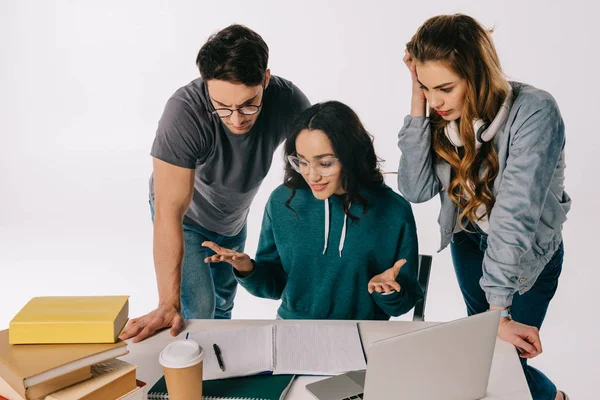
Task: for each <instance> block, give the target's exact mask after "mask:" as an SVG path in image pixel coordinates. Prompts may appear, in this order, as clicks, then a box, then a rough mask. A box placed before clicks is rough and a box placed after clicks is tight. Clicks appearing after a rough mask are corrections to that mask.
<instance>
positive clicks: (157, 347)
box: [121, 320, 531, 400]
mask: <svg viewBox="0 0 600 400" xmlns="http://www.w3.org/2000/svg"><path fill="white" fill-rule="evenodd" d="M302 322H310V323H315V322H317V323H323V324H335V323H336V321H324V320H319V321H297V320H287V321H285V320H189V321H186V327H185V330H184V331H183V332H182V333H181V334H179V336H177V337H175V338H174V337H172V336H171V335H170V334H169V331H168V330H165V331H162V332H160V333H158V334H157V335H155V336H153V337H151V338H149V339H146V340H144V341H143V342H140V343H131V341H128V343H129V345H128V348H129V354H128V355H126V356H124V357H121V358H122V359H124V360H125V361H128V362H131V363H133V364H135V365H137V366H138V370H137V377H138V379H141V380H142V381H144V382H146V383H147V385H146V386H145V387H144V389H145V391H144V392H145V393H147V392H148V390H149V389H150V388H151V387H152V385H154V383H155V382H156V381H157V380H158V379H159V378H160V377H161V376H162V369H161V366H160V364H159V363H158V354H159V353H160V351H161V350H162V349H163V348H164V347H165V346H166V345H167V343H169V342H171V341H173V340H176V339H185V334H186V332H192V333H193V332H202V331H210V330H215V331H223V330H232V329H243V328H248V327H251V326H263V325H269V324H287V323H294V324H297V323H302ZM432 325H435V323H432V322H409V321H360V322H359V329H360V334H361V339H362V341H363V346H364V348H365V351H366V352H367V357H368V349H369V346H370V345H371V343H373V342H374V341H376V340H381V339H385V338H388V337H392V336H395V335H399V334H403V333H408V332H411V331H414V330H418V329H421V328H424V327H426V326H432ZM320 379H324V377H313V376H310V377H309V376H302V377H298V378H297V379H296V380H295V381H294V383H293V385H292V388H291V390H290V392H289V393H288V396H287V397H286V399H289V400H302V399H306V400H314V399H313V397H312V396H311V395H310V394H309V393H308V392H307V391H306V389H305V388H304V386H306V384H307V383H310V382H314V381H317V380H320ZM485 399H486V400H509V399H510V400H531V394H530V393H529V388H528V387H527V382H526V381H525V375H524V374H523V369H522V368H521V364H520V363H519V359H518V356H517V352H516V351H515V349H514V347H513V346H512V345H510V344H508V343H505V342H503V341H501V340H499V339H498V340H497V342H496V348H495V351H494V360H493V362H492V370H491V373H490V380H489V384H488V395H487V396H486V397H485Z"/></svg>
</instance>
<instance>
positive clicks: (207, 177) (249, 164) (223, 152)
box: [150, 76, 310, 236]
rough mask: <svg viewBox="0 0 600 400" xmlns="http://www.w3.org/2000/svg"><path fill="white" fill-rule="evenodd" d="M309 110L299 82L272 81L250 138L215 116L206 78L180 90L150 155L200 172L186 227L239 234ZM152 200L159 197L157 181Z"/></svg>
mask: <svg viewBox="0 0 600 400" xmlns="http://www.w3.org/2000/svg"><path fill="white" fill-rule="evenodd" d="M309 106H310V103H309V101H308V99H307V98H306V96H305V95H304V94H303V93H302V92H301V91H300V89H298V88H297V87H296V86H295V85H294V84H293V83H291V82H290V81H288V80H285V79H283V78H280V77H277V76H271V80H270V82H269V86H268V87H267V89H266V90H265V92H264V97H263V106H262V109H261V112H260V114H259V116H258V118H257V120H256V123H255V124H254V126H253V127H252V129H251V130H250V131H249V132H248V133H245V134H242V135H236V134H233V133H231V131H229V129H228V128H227V127H226V126H225V125H224V124H223V123H222V122H221V120H220V118H219V117H217V116H214V115H212V114H211V111H212V110H213V108H212V105H211V103H210V99H209V96H208V91H207V89H206V85H205V84H204V81H203V80H202V79H201V78H198V79H196V80H194V81H192V82H190V83H189V84H187V85H186V86H184V87H182V88H180V89H179V90H177V91H176V92H175V94H173V96H171V98H170V99H169V100H168V101H167V104H166V106H165V109H164V112H163V115H162V117H161V119H160V121H159V123H158V130H157V131H156V138H155V139H154V144H153V145H152V150H151V152H150V154H151V155H152V156H153V157H156V158H158V159H160V160H162V161H165V162H167V163H169V164H173V165H177V166H179V167H182V168H190V169H195V170H196V173H195V179H194V195H193V199H192V203H191V204H190V207H189V208H188V210H187V212H186V214H185V217H184V222H185V223H187V224H194V225H200V226H202V227H203V228H205V229H208V230H209V231H213V232H216V233H218V234H221V235H225V236H234V235H236V234H238V233H239V232H240V231H241V230H242V228H243V227H244V224H245V223H246V218H247V216H248V211H249V209H250V204H251V203H252V200H253V199H254V196H255V195H256V192H257V191H258V188H259V186H260V184H261V183H262V181H263V179H264V178H265V176H266V175H267V173H268V172H269V168H270V167H271V161H272V159H273V153H274V152H275V150H276V149H277V147H278V146H279V145H280V144H281V143H282V142H283V140H284V139H285V136H286V130H287V127H288V125H289V124H290V122H291V120H292V119H293V118H294V117H295V116H296V115H297V114H298V113H299V112H300V111H302V110H304V109H306V108H308V107H309ZM150 196H151V198H154V179H153V177H152V176H151V177H150Z"/></svg>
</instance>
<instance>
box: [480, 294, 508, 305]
mask: <svg viewBox="0 0 600 400" xmlns="http://www.w3.org/2000/svg"><path fill="white" fill-rule="evenodd" d="M485 296H486V298H487V301H488V303H489V304H490V305H492V306H497V307H510V306H511V305H512V301H513V295H512V294H509V295H506V296H505V295H499V294H492V293H486V294H485Z"/></svg>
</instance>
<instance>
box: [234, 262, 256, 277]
mask: <svg viewBox="0 0 600 400" xmlns="http://www.w3.org/2000/svg"><path fill="white" fill-rule="evenodd" d="M234 268H235V270H236V271H237V273H238V275H239V276H241V277H242V278H243V277H246V276H248V275H250V274H251V273H252V271H254V263H253V262H252V261H248V264H245V265H243V266H239V267H238V268H236V267H234Z"/></svg>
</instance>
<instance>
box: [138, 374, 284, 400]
mask: <svg viewBox="0 0 600 400" xmlns="http://www.w3.org/2000/svg"><path fill="white" fill-rule="evenodd" d="M293 380H294V375H253V376H244V377H240V378H229V379H219V380H213V381H204V382H203V384H202V392H203V393H202V400H283V399H284V398H285V396H286V394H287V392H288V390H289V389H290V387H291V386H292V382H293ZM168 399H169V395H168V393H167V385H166V382H165V377H164V376H163V377H161V378H160V379H159V380H158V382H156V383H155V384H154V386H152V388H151V389H150V391H149V392H148V400H168Z"/></svg>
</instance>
